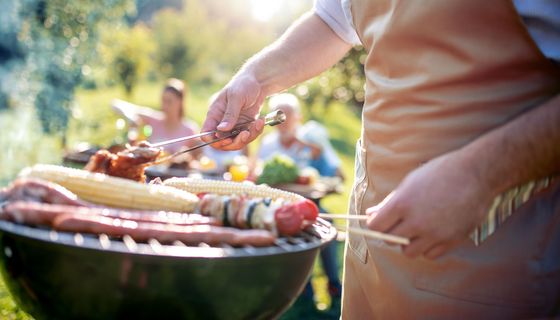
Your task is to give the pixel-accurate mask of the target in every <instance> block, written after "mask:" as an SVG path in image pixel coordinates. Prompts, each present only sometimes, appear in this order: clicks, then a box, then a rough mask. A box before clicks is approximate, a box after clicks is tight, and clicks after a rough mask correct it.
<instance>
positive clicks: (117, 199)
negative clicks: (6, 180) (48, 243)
mask: <svg viewBox="0 0 560 320" xmlns="http://www.w3.org/2000/svg"><path fill="white" fill-rule="evenodd" d="M20 176H21V177H34V178H40V179H44V180H47V181H51V182H54V183H57V184H60V185H61V186H63V187H65V188H66V189H68V190H70V191H72V192H74V193H75V194H76V195H78V197H80V198H81V199H83V200H86V201H90V202H93V203H97V204H102V205H107V206H111V207H117V208H129V209H140V210H164V211H176V212H193V211H194V210H195V208H196V205H197V203H198V201H199V199H198V197H197V196H196V195H194V194H192V193H189V192H187V191H184V190H179V189H177V188H171V187H167V186H163V185H147V184H141V183H138V182H134V181H131V180H126V179H122V178H116V177H110V176H108V175H105V174H101V173H92V172H88V171H85V170H78V169H72V168H66V167H61V166H55V165H44V164H38V165H35V166H33V167H30V168H26V169H24V170H23V171H22V172H21V173H20Z"/></svg>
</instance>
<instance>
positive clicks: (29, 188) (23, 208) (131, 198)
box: [0, 165, 318, 245]
mask: <svg viewBox="0 0 560 320" xmlns="http://www.w3.org/2000/svg"><path fill="white" fill-rule="evenodd" d="M20 176H21V177H22V178H20V180H17V181H16V182H14V183H13V184H12V186H11V187H10V188H7V189H5V190H3V191H1V192H0V195H1V196H0V200H2V201H3V202H7V205H4V206H3V208H2V209H0V218H2V219H4V220H11V221H16V222H18V223H26V224H32V225H46V226H50V227H53V228H54V229H57V230H65V231H76V232H99V233H107V234H110V235H118V236H121V235H123V233H125V232H129V231H130V230H131V229H134V230H136V231H134V232H131V233H130V232H129V233H130V234H129V235H130V236H131V237H132V238H133V239H135V240H138V241H144V240H145V237H155V239H158V240H162V241H163V240H165V239H169V238H174V239H176V240H177V239H185V241H194V240H193V239H195V240H196V239H200V238H204V239H206V240H207V239H209V238H212V239H210V240H208V241H211V242H212V241H222V242H223V241H228V242H226V243H229V244H238V243H240V242H239V241H249V242H246V243H245V244H252V245H263V244H264V243H270V239H274V238H275V236H276V235H281V236H293V235H296V234H298V233H300V232H301V231H302V230H303V229H304V228H305V227H307V226H308V225H310V224H312V223H313V222H315V220H316V218H317V215H318V209H317V207H316V206H315V204H314V203H313V202H311V201H309V200H306V199H304V198H302V197H301V196H298V195H296V194H292V193H289V192H285V191H280V190H276V189H272V188H270V187H267V186H255V185H254V184H241V183H233V182H219V181H212V180H195V179H170V180H169V182H167V181H166V182H164V183H165V184H164V185H161V184H153V185H146V184H139V183H136V182H133V181H129V180H125V179H120V178H116V177H110V176H107V175H105V174H100V173H91V172H88V171H84V170H77V169H70V168H64V167H59V166H53V165H36V166H34V167H32V168H27V169H24V170H23V171H22V173H21V174H20ZM40 179H46V180H48V181H50V182H47V181H43V180H40ZM59 184H60V185H59ZM170 185H173V186H174V187H171V186H170ZM66 188H68V190H67V189H66ZM181 189H182V190H181ZM185 190H189V191H190V192H188V191H185ZM191 192H197V193H199V196H200V197H201V199H199V198H198V197H197V196H195V195H194V194H193V193H191ZM74 193H75V194H74ZM78 197H79V198H78ZM82 199H84V200H87V201H88V202H86V201H83V200H82ZM105 206H110V207H113V208H109V207H105ZM131 209H133V210H131ZM140 210H151V211H140ZM155 210H162V211H155ZM167 211H171V212H167ZM173 211H175V212H173ZM179 212H182V213H179ZM193 212H197V214H195V213H193ZM62 217H64V220H62V219H63V218H62ZM57 221H58V222H60V223H57ZM61 221H66V222H64V223H61ZM68 221H73V222H68ZM88 224H91V225H90V226H88ZM211 225H214V227H212V228H209V229H206V227H210V226H211ZM218 225H220V226H222V227H226V228H225V229H224V230H222V229H219V228H220V227H218ZM109 226H112V227H109ZM194 226H205V227H204V228H202V227H200V228H192V227H194ZM187 227H190V228H187ZM230 227H234V228H230ZM69 228H74V229H71V230H70V229H69ZM76 228H77V229H81V231H78V230H77V229H76ZM235 228H237V229H235ZM240 229H254V230H253V231H254V232H252V233H251V232H249V231H250V230H240ZM259 230H260V231H259ZM236 231H237V232H240V233H241V234H239V235H237V236H235V237H234V236H233V235H232V232H236ZM257 231H258V232H257ZM185 232H186V233H194V234H192V235H180V234H181V233H185ZM247 232H249V233H247ZM154 234H155V236H154ZM214 238H215V239H218V240H213V239H214ZM189 239H191V240H189ZM224 239H225V240H224ZM239 239H241V240H239ZM189 243H190V242H189Z"/></svg>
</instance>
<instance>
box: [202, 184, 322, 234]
mask: <svg viewBox="0 0 560 320" xmlns="http://www.w3.org/2000/svg"><path fill="white" fill-rule="evenodd" d="M198 212H199V213H201V214H203V215H207V216H212V217H215V218H216V219H217V220H219V221H222V223H223V225H224V226H233V227H237V228H241V229H246V228H254V229H265V230H269V231H271V232H273V233H275V234H280V235H284V236H292V235H295V234H297V233H299V232H300V231H302V229H304V228H305V227H306V226H307V225H309V224H311V223H313V222H315V220H316V218H317V215H318V213H319V209H318V208H317V206H316V205H315V203H313V202H312V201H310V200H307V199H302V200H298V201H295V202H288V201H286V200H284V199H281V198H280V199H275V200H272V199H270V198H249V197H246V196H244V195H232V196H220V195H215V194H206V195H203V196H202V199H201V200H200V203H199V205H198Z"/></svg>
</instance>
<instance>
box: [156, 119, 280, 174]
mask: <svg viewBox="0 0 560 320" xmlns="http://www.w3.org/2000/svg"><path fill="white" fill-rule="evenodd" d="M261 119H264V124H265V125H268V126H271V127H272V126H275V125H278V124H280V123H282V122H284V121H285V120H286V115H285V114H284V112H282V110H276V111H273V112H271V113H269V114H267V115H265V116H264V117H261ZM253 122H255V120H251V121H247V122H242V123H240V124H238V125H236V126H235V127H234V128H233V129H232V130H231V131H230V132H229V133H226V135H224V136H221V137H217V138H215V139H213V140H212V141H208V142H204V143H201V144H199V145H196V146H194V147H191V148H188V149H184V150H180V151H177V152H175V153H173V154H171V155H169V156H167V157H164V158H161V159H159V160H156V161H153V162H149V163H146V166H153V165H156V164H160V163H163V162H166V161H168V160H170V159H172V158H175V157H176V156H178V155H181V154H183V153H187V152H190V151H193V150H196V149H199V148H202V147H204V146H207V145H209V144H213V143H216V142H219V141H222V140H225V139H228V138H232V137H235V136H237V135H238V134H240V133H241V131H243V130H245V129H247V127H248V126H249V125H250V124H251V123H253ZM216 133H223V131H220V130H213V131H207V132H201V133H198V134H193V135H191V136H186V137H181V138H177V139H171V140H166V141H162V142H159V143H155V144H152V145H151V147H154V148H160V147H163V146H166V145H169V144H173V143H177V142H183V141H188V140H192V139H196V138H200V137H204V136H207V135H211V134H216Z"/></svg>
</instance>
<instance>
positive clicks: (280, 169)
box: [257, 155, 299, 186]
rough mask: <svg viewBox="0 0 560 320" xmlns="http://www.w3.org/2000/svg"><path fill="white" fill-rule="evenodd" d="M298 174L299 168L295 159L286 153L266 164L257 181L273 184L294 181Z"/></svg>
mask: <svg viewBox="0 0 560 320" xmlns="http://www.w3.org/2000/svg"><path fill="white" fill-rule="evenodd" d="M298 174H299V170H298V167H297V166H296V164H295V163H294V160H292V159H291V158H290V157H287V156H284V155H277V156H274V157H273V158H272V159H270V160H268V161H267V162H266V163H265V164H264V168H263V171H262V173H261V175H260V176H259V178H258V179H257V183H258V184H261V183H264V184H268V185H271V186H273V185H276V184H281V183H292V182H294V181H296V179H297V177H298Z"/></svg>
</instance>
